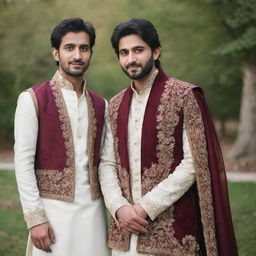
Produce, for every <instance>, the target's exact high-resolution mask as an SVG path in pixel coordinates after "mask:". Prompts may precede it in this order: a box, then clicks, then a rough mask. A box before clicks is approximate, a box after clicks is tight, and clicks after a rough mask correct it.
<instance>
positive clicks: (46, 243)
mask: <svg viewBox="0 0 256 256" xmlns="http://www.w3.org/2000/svg"><path fill="white" fill-rule="evenodd" d="M44 250H45V251H46V252H51V251H52V250H51V247H50V239H49V238H48V237H46V238H45V239H44Z"/></svg>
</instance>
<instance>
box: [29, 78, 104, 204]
mask: <svg viewBox="0 0 256 256" xmlns="http://www.w3.org/2000/svg"><path fill="white" fill-rule="evenodd" d="M29 92H30V93H31V95H32V98H33V101H34V104H35V107H36V110H37V116H38V138H37V147H36V156H35V172H36V177H37V184H38V188H39V192H40V196H42V197H44V198H50V199H57V200H63V201H73V200H74V192H75V157H74V145H73V138H72V129H71V124H70V119H69V116H68V112H67V108H66V105H65V102H64V99H63V96H62V93H61V86H60V84H59V81H58V79H54V78H53V80H51V81H48V82H44V83H42V84H38V85H36V86H34V87H32V88H30V89H29ZM85 94H86V99H87V104H88V113H89V114H88V120H89V121H88V124H89V127H88V144H87V147H88V158H89V169H88V170H89V171H88V173H89V183H90V187H91V197H92V199H97V198H99V197H100V194H101V193H100V186H99V181H98V173H97V170H98V165H99V155H100V147H101V137H102V131H103V126H104V113H105V101H104V99H103V98H102V97H100V96H99V95H97V94H96V93H94V92H92V91H91V90H89V89H86V93H85Z"/></svg>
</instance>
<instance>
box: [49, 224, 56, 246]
mask: <svg viewBox="0 0 256 256" xmlns="http://www.w3.org/2000/svg"><path fill="white" fill-rule="evenodd" d="M49 238H50V241H51V243H53V244H54V243H55V234H54V231H53V229H52V227H50V228H49Z"/></svg>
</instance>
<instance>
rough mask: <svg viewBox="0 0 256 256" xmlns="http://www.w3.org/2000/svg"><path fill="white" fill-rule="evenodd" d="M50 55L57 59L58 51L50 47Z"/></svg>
mask: <svg viewBox="0 0 256 256" xmlns="http://www.w3.org/2000/svg"><path fill="white" fill-rule="evenodd" d="M51 52H52V56H53V58H54V59H55V60H56V61H59V60H60V59H59V51H58V50H57V49H56V48H52V50H51Z"/></svg>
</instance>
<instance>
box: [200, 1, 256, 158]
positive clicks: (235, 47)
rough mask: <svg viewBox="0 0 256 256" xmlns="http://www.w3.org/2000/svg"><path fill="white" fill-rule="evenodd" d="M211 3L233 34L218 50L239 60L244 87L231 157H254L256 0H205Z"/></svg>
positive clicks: (221, 54)
mask: <svg viewBox="0 0 256 256" xmlns="http://www.w3.org/2000/svg"><path fill="white" fill-rule="evenodd" d="M204 2H206V3H207V4H210V5H211V7H212V8H213V10H215V11H216V12H217V13H218V14H219V16H220V18H221V20H222V25H223V27H225V29H226V33H227V34H229V35H230V37H231V39H230V40H229V41H224V42H223V43H222V44H221V45H220V47H219V48H218V49H217V50H216V53H217V54H219V55H220V56H223V57H224V58H226V57H228V58H230V59H231V60H232V61H233V62H234V63H238V64H239V66H240V70H241V72H242V79H243V89H242V99H241V108H240V122H239V128H238V136H237V139H236V142H235V144H234V146H233V148H232V150H231V152H230V157H233V158H238V157H242V156H250V155H253V156H255V153H256V0H246V1H243V0H233V1H226V0H204Z"/></svg>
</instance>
